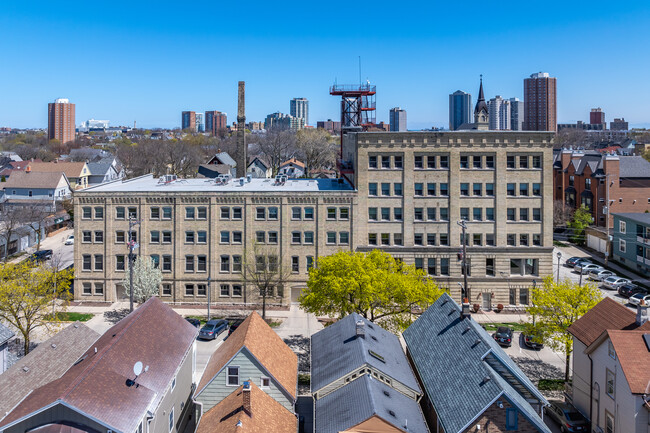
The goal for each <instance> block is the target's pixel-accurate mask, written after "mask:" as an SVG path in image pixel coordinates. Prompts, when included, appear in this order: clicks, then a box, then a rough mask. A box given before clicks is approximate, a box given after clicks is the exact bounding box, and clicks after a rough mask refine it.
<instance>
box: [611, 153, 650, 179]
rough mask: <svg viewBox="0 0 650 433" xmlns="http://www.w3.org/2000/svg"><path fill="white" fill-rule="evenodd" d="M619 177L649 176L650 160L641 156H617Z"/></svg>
mask: <svg viewBox="0 0 650 433" xmlns="http://www.w3.org/2000/svg"><path fill="white" fill-rule="evenodd" d="M618 158H619V173H620V176H621V177H644V178H648V177H650V162H648V161H646V160H645V158H643V157H642V156H619V157H618Z"/></svg>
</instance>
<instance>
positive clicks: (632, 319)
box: [568, 298, 637, 347]
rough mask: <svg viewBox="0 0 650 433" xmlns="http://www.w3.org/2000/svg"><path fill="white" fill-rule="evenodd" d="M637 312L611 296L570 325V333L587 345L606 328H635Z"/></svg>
mask: <svg viewBox="0 0 650 433" xmlns="http://www.w3.org/2000/svg"><path fill="white" fill-rule="evenodd" d="M636 327H637V326H636V314H634V312H633V311H632V310H629V309H628V308H626V307H624V306H623V305H621V304H619V303H618V302H616V301H615V300H613V299H611V298H605V299H603V300H602V301H600V302H599V303H598V304H596V306H595V307H594V308H592V309H591V310H589V311H587V313H585V315H584V316H582V317H581V318H579V319H578V320H576V321H575V322H573V324H572V325H571V326H569V329H568V331H569V333H570V334H571V335H573V336H574V337H575V338H577V339H578V340H580V342H582V343H583V344H584V345H585V346H587V347H589V346H590V345H591V343H593V342H594V341H596V339H597V338H598V337H599V336H600V335H601V334H602V333H603V332H605V331H606V330H609V329H612V330H617V329H618V330H621V329H635V328H636Z"/></svg>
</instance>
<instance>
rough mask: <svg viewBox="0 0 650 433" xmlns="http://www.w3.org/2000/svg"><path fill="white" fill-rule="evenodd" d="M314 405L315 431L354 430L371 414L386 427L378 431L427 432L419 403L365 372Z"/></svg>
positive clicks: (319, 432) (324, 432)
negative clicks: (379, 419)
mask: <svg viewBox="0 0 650 433" xmlns="http://www.w3.org/2000/svg"><path fill="white" fill-rule="evenodd" d="M325 329H327V328H325ZM314 406H315V407H314V410H315V412H314V425H315V431H317V432H318V433H339V432H343V431H346V430H348V429H352V431H357V430H355V429H353V428H354V427H356V426H358V425H359V424H361V423H363V422H364V421H367V420H368V419H370V418H372V417H375V416H376V417H379V418H381V420H383V421H384V422H385V423H386V424H388V425H389V426H390V427H389V426H386V428H385V429H382V430H381V431H382V432H390V431H394V430H396V431H402V432H417V433H426V432H428V431H429V430H428V428H427V425H426V423H425V421H424V418H423V417H422V412H420V405H419V403H417V402H416V401H415V400H413V399H410V398H409V397H406V396H405V395H404V394H402V393H400V392H397V391H395V390H394V389H392V388H391V387H389V386H388V385H386V384H384V383H382V382H380V381H379V380H376V379H373V378H372V376H369V375H364V376H362V377H361V378H359V379H356V380H353V381H352V382H350V383H348V384H346V385H345V386H343V387H341V388H339V389H338V390H336V391H334V392H333V393H331V394H328V395H326V396H325V397H323V398H321V399H318V400H316V402H315V404H314ZM391 427H392V428H391ZM359 431H361V430H359ZM363 431H366V430H363Z"/></svg>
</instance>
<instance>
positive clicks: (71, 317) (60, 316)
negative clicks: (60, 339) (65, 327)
mask: <svg viewBox="0 0 650 433" xmlns="http://www.w3.org/2000/svg"><path fill="white" fill-rule="evenodd" d="M94 316H95V315H94V314H92V313H75V312H68V311H61V312H58V313H56V318H57V320H60V321H62V322H87V321H89V320H90V319H92V318H93V317H94ZM51 318H52V315H51V314H48V315H47V316H46V319H48V320H50V319H51Z"/></svg>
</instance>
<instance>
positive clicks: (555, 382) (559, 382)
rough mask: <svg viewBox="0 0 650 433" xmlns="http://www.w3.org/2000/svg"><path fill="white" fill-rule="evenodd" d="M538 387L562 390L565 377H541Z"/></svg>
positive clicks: (547, 389)
mask: <svg viewBox="0 0 650 433" xmlns="http://www.w3.org/2000/svg"><path fill="white" fill-rule="evenodd" d="M537 388H539V390H540V391H562V390H563V389H564V379H540V380H539V383H538V384H537Z"/></svg>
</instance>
